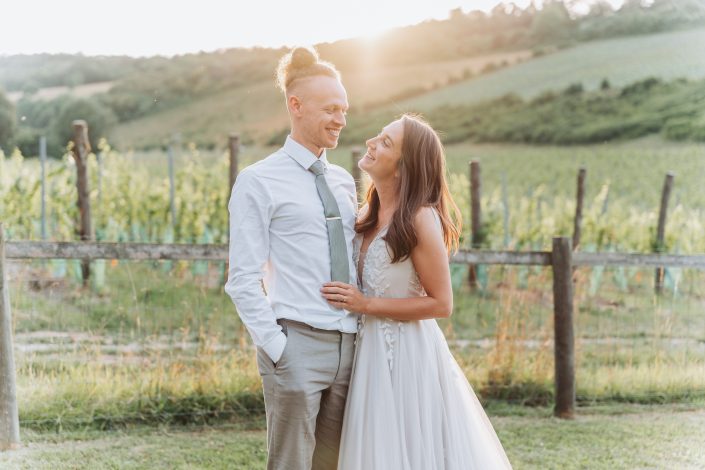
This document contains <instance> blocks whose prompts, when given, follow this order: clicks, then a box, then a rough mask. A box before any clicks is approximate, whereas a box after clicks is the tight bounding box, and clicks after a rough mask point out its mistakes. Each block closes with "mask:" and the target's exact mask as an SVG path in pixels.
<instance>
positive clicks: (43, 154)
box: [39, 136, 47, 240]
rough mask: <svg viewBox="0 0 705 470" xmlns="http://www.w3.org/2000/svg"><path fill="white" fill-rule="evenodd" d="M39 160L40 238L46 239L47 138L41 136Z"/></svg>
mask: <svg viewBox="0 0 705 470" xmlns="http://www.w3.org/2000/svg"><path fill="white" fill-rule="evenodd" d="M39 162H40V164H41V178H42V240H46V239H47V204H46V199H47V188H46V186H47V173H46V162H47V138H46V137H44V136H41V137H40V138H39Z"/></svg>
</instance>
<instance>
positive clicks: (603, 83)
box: [600, 78, 610, 90]
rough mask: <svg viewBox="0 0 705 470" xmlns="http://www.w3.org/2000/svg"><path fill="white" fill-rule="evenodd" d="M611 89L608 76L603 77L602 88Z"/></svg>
mask: <svg viewBox="0 0 705 470" xmlns="http://www.w3.org/2000/svg"><path fill="white" fill-rule="evenodd" d="M609 89H610V81H609V80H607V79H606V78H603V79H602V81H601V82H600V90H609Z"/></svg>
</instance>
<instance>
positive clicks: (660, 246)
mask: <svg viewBox="0 0 705 470" xmlns="http://www.w3.org/2000/svg"><path fill="white" fill-rule="evenodd" d="M671 189H673V173H672V172H670V171H669V172H668V173H667V174H666V179H665V180H664V181H663V189H662V190H661V208H660V209H659V213H658V228H657V231H656V253H662V252H664V251H665V248H666V247H665V243H664V239H665V233H666V214H667V212H668V199H669V198H670V197H671ZM665 273H666V271H665V269H664V268H663V267H661V266H659V267H658V268H656V276H655V282H654V290H655V292H656V295H661V292H662V291H663V276H664V274H665Z"/></svg>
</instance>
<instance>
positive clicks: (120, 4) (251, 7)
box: [0, 0, 619, 56]
mask: <svg viewBox="0 0 705 470" xmlns="http://www.w3.org/2000/svg"><path fill="white" fill-rule="evenodd" d="M530 1H531V0H515V1H514V3H515V4H517V5H518V6H520V7H522V8H523V7H525V6H527V5H528V4H529V3H530ZM585 1H590V0H585ZM610 2H611V3H618V2H619V0H610ZM3 3H4V5H3V7H2V14H3V15H2V16H3V22H2V23H3V24H2V27H1V28H0V55H11V54H33V53H42V52H48V53H60V52H66V53H79V52H80V53H83V54H85V55H131V56H151V55H157V54H159V55H167V56H171V55H174V54H183V53H187V52H198V51H208V52H210V51H214V50H217V49H225V48H231V47H252V46H264V47H279V46H294V45H310V44H317V43H321V42H332V41H336V40H338V39H344V38H350V37H361V36H366V37H374V36H375V35H378V34H380V33H382V32H383V31H385V30H387V29H390V28H393V27H398V26H406V25H410V24H416V23H419V22H421V21H424V20H427V19H445V18H447V17H448V13H449V11H450V10H452V9H454V8H461V9H462V10H463V11H464V12H467V11H470V10H483V11H489V10H491V9H492V8H493V7H494V6H496V5H497V4H498V3H500V0H465V1H462V0H347V1H340V0H283V1H273V0H247V1H238V0H219V1H216V0H198V1H193V0H188V1H185V0H172V1H164V0H121V1H116V0H64V1H56V0H21V1H12V0H10V1H7V2H3ZM539 3H540V1H539Z"/></svg>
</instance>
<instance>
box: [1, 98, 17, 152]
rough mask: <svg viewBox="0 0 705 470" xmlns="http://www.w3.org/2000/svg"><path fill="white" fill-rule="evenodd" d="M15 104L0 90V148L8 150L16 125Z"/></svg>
mask: <svg viewBox="0 0 705 470" xmlns="http://www.w3.org/2000/svg"><path fill="white" fill-rule="evenodd" d="M16 123H17V121H16V117H15V106H14V105H13V104H12V102H10V100H9V99H7V96H5V93H4V92H3V91H2V90H0V148H2V149H3V150H4V151H5V152H8V151H9V150H10V149H9V147H10V145H11V142H12V138H13V136H14V134H15V126H16Z"/></svg>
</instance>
